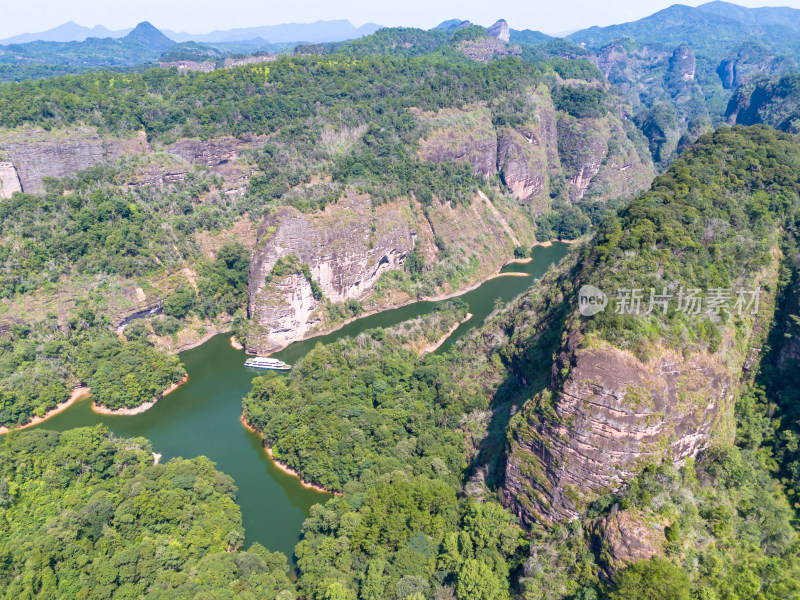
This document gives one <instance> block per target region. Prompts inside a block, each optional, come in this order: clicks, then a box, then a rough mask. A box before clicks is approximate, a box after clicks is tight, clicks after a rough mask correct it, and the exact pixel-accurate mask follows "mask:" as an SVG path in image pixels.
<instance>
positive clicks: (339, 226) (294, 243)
mask: <svg viewBox="0 0 800 600" xmlns="http://www.w3.org/2000/svg"><path fill="white" fill-rule="evenodd" d="M377 212H378V213H379V217H378V218H373V211H372V207H371V203H370V199H369V198H368V197H366V196H356V195H355V194H352V193H351V194H349V195H348V196H347V197H346V198H344V199H342V200H341V201H340V202H339V203H337V204H335V205H332V206H329V207H327V208H326V209H325V210H324V211H323V212H321V213H315V214H311V215H306V214H303V213H300V212H299V211H297V210H295V209H293V208H288V207H284V208H281V209H279V210H277V211H275V212H273V213H272V214H270V215H269V216H268V217H267V218H266V219H265V220H264V223H263V224H262V225H261V228H260V230H259V235H258V241H257V242H256V248H255V251H254V254H253V258H252V261H251V264H250V284H249V292H250V314H251V316H252V317H253V319H254V326H253V328H252V331H251V333H250V335H249V339H248V346H249V347H250V349H252V350H255V351H259V352H266V351H270V350H274V349H276V348H279V347H281V346H283V345H285V344H286V343H289V342H290V341H293V340H296V339H300V338H302V337H303V336H304V335H306V334H307V333H308V332H309V331H310V330H311V329H312V328H313V327H314V326H315V325H316V324H318V323H319V322H320V321H321V320H322V319H323V318H324V317H323V315H321V314H315V313H316V312H317V310H318V309H319V308H320V306H321V304H320V302H319V301H317V300H315V299H314V297H313V295H312V291H311V286H310V284H309V283H308V281H306V279H305V277H303V276H302V275H298V274H292V275H291V276H288V277H285V278H283V279H281V280H280V281H277V282H270V283H269V284H267V282H266V278H267V276H268V275H269V274H270V273H271V271H272V268H273V266H274V265H275V263H276V261H277V260H278V259H279V258H283V257H286V256H288V255H290V254H294V255H295V256H297V257H298V258H299V259H300V260H301V261H302V262H305V263H308V265H309V267H310V271H311V276H312V278H313V280H314V281H316V282H317V283H318V284H319V285H320V287H321V288H322V291H323V293H324V294H325V296H326V297H327V298H328V299H329V300H331V301H332V302H342V301H344V300H348V299H359V298H362V297H363V295H364V294H365V293H366V292H367V291H369V290H371V289H372V288H373V287H374V285H375V283H376V282H377V280H378V278H379V277H380V275H381V274H382V273H383V272H384V271H386V270H388V269H396V268H399V267H401V266H402V263H403V260H404V259H405V257H406V256H408V254H409V252H411V250H412V249H413V248H414V242H415V238H416V226H415V223H414V220H413V218H412V216H411V214H410V211H409V210H408V208H407V205H406V206H405V207H404V206H402V205H392V206H381V207H378V209H377ZM373 224H374V225H375V230H374V231H371V228H372V226H373Z"/></svg>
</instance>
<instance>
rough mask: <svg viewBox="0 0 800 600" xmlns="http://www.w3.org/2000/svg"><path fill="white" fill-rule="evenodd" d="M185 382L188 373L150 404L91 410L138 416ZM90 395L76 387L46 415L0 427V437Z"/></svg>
mask: <svg viewBox="0 0 800 600" xmlns="http://www.w3.org/2000/svg"><path fill="white" fill-rule="evenodd" d="M187 381H189V374H188V373H187V374H186V375H184V376H183V379H181V380H180V381H178V382H177V383H173V384H172V385H171V386H169V387H168V388H167V389H166V390H164V391H163V392H162V393H161V396H160V397H159V398H158V399H157V400H152V401H150V402H145V403H144V404H141V405H139V406H137V407H136V408H118V409H115V410H112V409H110V408H106V407H105V406H102V405H98V404H95V403H94V402H92V410H93V411H94V412H96V413H97V414H100V415H115V416H120V415H124V416H130V415H138V414H141V413H143V412H145V411H147V410H149V409H150V408H152V407H153V406H155V404H156V402H158V400H160V399H161V398H163V397H164V396H166V395H167V394H169V393H171V392H174V391H175V390H177V389H178V388H179V387H181V386H182V385H183V384H184V383H186V382H187ZM91 395H92V390H91V388H88V387H85V386H81V387H77V388H75V389H74V390H72V393H71V394H70V396H69V398H68V399H67V400H65V401H64V402H62V403H61V404H59V405H58V406H56V407H55V408H54V409H52V410H49V411H47V413H46V414H44V415H42V416H41V417H34V418H33V419H31V420H30V421H28V422H27V423H25V424H24V425H20V426H19V427H12V428H8V427H6V426H0V435H3V434H6V433H8V432H9V431H21V430H22V429H27V428H28V427H33V426H34V425H39V424H40V423H44V422H45V421H47V419H49V418H50V417H54V416H55V415H57V414H58V413H60V412H63V411H65V410H67V409H68V408H69V407H70V406H72V405H73V404H75V402H77V401H78V400H80V399H81V398H86V397H87V396H91Z"/></svg>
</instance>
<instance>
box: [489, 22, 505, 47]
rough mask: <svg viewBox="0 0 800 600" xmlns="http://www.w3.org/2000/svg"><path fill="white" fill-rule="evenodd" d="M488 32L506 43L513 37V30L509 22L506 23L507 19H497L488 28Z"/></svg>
mask: <svg viewBox="0 0 800 600" xmlns="http://www.w3.org/2000/svg"><path fill="white" fill-rule="evenodd" d="M486 33H488V34H489V35H490V36H492V37H493V38H497V39H498V40H500V41H501V42H505V43H506V44H507V43H508V40H510V39H511V30H510V29H509V28H508V23H506V21H505V19H500V20H499V21H497V22H496V23H495V24H494V25H492V26H491V27H489V28H488V29H487V30H486Z"/></svg>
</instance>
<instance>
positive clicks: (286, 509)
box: [37, 243, 568, 557]
mask: <svg viewBox="0 0 800 600" xmlns="http://www.w3.org/2000/svg"><path fill="white" fill-rule="evenodd" d="M567 247H568V246H567V245H566V244H561V243H554V244H553V245H552V246H550V247H547V248H544V247H537V248H536V249H535V250H534V252H533V260H532V261H531V262H528V263H511V264H509V265H506V267H504V268H503V271H502V272H506V273H508V272H514V273H526V274H527V275H528V276H527V277H513V276H507V277H497V278H495V279H490V280H489V281H486V282H484V283H483V284H482V285H481V286H480V287H478V288H476V289H474V290H472V291H469V292H466V293H465V294H462V295H461V296H460V298H461V299H463V300H464V301H466V302H467V303H468V304H469V312H471V313H472V315H473V317H472V318H471V319H470V320H469V321H467V322H466V323H463V324H462V325H461V326H459V328H458V329H457V330H456V331H455V332H454V333H453V335H452V336H450V337H449V338H448V339H447V341H446V342H445V343H444V344H443V345H442V347H441V348H440V349H439V350H438V352H442V351H445V350H446V349H447V348H448V347H449V346H450V345H452V343H453V342H454V341H455V340H457V339H458V338H459V337H460V336H462V335H463V334H464V333H465V332H466V331H467V330H469V329H470V328H472V327H476V326H478V325H480V324H481V323H483V321H484V319H485V318H486V317H487V316H488V315H489V313H491V312H492V310H493V308H494V303H495V300H496V299H497V298H500V299H501V300H503V301H504V302H507V301H509V300H511V299H512V298H514V297H515V296H517V295H518V294H520V293H522V292H523V291H525V290H526V289H527V288H528V287H530V285H531V284H532V283H533V279H534V278H538V277H541V276H542V275H543V274H544V272H545V271H546V270H547V268H548V267H549V266H550V265H551V264H553V263H555V262H558V261H559V260H560V259H561V258H562V257H563V256H564V255H565V254H566V252H567ZM436 304H437V302H432V301H422V302H415V303H413V304H409V305H407V306H403V307H401V308H397V309H392V310H387V311H384V312H381V313H377V314H374V315H370V316H368V317H364V318H361V319H358V320H356V321H353V322H352V323H350V324H348V325H346V326H345V327H343V328H341V329H339V330H338V331H335V332H333V333H331V334H328V335H323V336H318V337H315V338H311V339H308V340H303V341H300V342H295V343H294V344H291V345H290V346H288V347H287V348H285V349H284V350H282V351H280V352H277V353H275V354H274V355H273V356H275V357H276V358H279V359H281V360H284V361H286V362H288V363H290V364H292V363H295V362H297V361H298V360H299V359H300V358H302V357H303V356H305V354H306V353H307V352H308V351H309V350H310V349H311V348H312V347H313V346H314V345H315V344H317V343H320V342H322V343H326V342H331V341H333V340H336V339H338V338H340V337H344V336H352V335H357V334H359V333H361V332H362V331H365V330H367V329H372V328H375V327H389V326H392V325H395V324H396V323H400V322H401V321H405V320H406V319H411V318H414V317H417V316H419V315H422V314H425V313H428V312H430V311H431V310H432V309H433V307H434V306H435V305H436ZM180 358H181V361H182V362H183V364H184V365H185V367H186V370H187V372H188V373H189V381H188V382H187V383H186V384H185V385H183V386H182V387H180V388H178V389H177V390H176V391H174V392H172V393H171V394H169V395H168V396H166V397H164V399H163V400H161V401H160V402H158V403H157V404H156V405H155V406H154V407H153V408H151V409H150V410H148V411H147V412H145V413H142V414H140V415H134V416H104V415H98V414H96V413H95V412H93V411H92V409H91V400H90V399H84V400H79V401H78V402H76V403H75V404H73V405H72V406H71V407H69V408H68V409H67V410H65V411H64V412H62V413H59V414H57V415H54V416H53V417H51V418H50V419H48V420H47V421H45V422H44V423H42V424H40V425H38V426H37V427H39V428H43V429H55V430H59V431H63V430H65V429H70V428H73V427H84V426H88V425H96V424H98V423H104V424H105V425H106V426H107V427H108V428H109V429H110V430H111V431H113V432H114V433H115V434H116V435H118V436H121V437H136V436H141V437H145V438H147V439H149V440H150V441H151V442H152V445H153V451H154V452H158V453H161V454H162V455H163V458H162V460H164V461H167V460H169V459H171V458H174V457H177V456H182V457H184V458H191V457H195V456H201V455H204V456H207V457H209V458H210V459H211V460H213V461H214V462H215V463H216V464H217V468H219V469H220V470H221V471H224V472H225V473H227V474H228V475H230V476H232V477H233V478H234V480H235V481H236V485H237V486H238V488H239V494H238V498H237V502H238V503H239V506H240V507H241V509H242V518H243V522H244V527H245V533H246V536H247V538H246V545H249V544H251V543H252V542H256V541H257V542H259V543H261V544H263V545H264V546H265V547H267V548H269V549H270V550H278V551H281V552H284V553H286V555H287V556H289V557H291V556H292V555H293V551H294V546H295V544H296V543H297V541H298V539H299V536H300V529H301V527H302V524H303V520H304V519H305V518H306V517H307V516H308V514H309V510H310V509H311V507H312V506H313V505H314V504H316V503H319V502H324V501H325V500H326V499H327V498H328V497H329V496H328V495H327V494H323V493H320V492H317V491H314V490H312V489H309V488H306V487H304V486H303V485H302V484H301V483H300V481H299V480H298V479H297V478H295V477H293V476H291V475H287V474H286V473H283V472H282V471H281V470H280V469H278V468H277V467H276V466H275V465H274V464H273V463H272V461H271V460H270V459H269V457H268V456H267V454H266V452H265V451H264V449H263V446H262V443H261V438H260V437H259V436H258V435H257V434H255V433H253V432H251V431H248V430H247V429H246V428H245V427H244V426H243V425H242V423H241V421H240V420H239V418H240V416H241V413H242V398H243V397H244V396H246V395H247V393H248V392H249V391H250V387H251V381H252V379H253V377H255V376H257V375H258V374H259V372H258V371H256V370H253V369H246V368H244V367H243V366H242V364H243V362H244V360H245V358H246V357H245V354H244V352H243V351H238V350H234V349H233V348H232V347H231V346H230V343H229V335H219V336H216V337H215V338H212V339H211V340H209V341H208V342H206V343H205V344H203V345H202V346H200V347H198V348H194V349H193V350H187V351H186V352H183V353H181V355H180Z"/></svg>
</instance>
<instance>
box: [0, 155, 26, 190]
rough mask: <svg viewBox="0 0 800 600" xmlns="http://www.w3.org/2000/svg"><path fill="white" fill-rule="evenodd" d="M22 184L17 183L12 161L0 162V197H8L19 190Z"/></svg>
mask: <svg viewBox="0 0 800 600" xmlns="http://www.w3.org/2000/svg"><path fill="white" fill-rule="evenodd" d="M21 191H22V186H21V185H20V183H19V176H18V175H17V169H16V168H14V163H11V162H0V198H3V199H8V198H11V196H12V195H13V194H14V192H21Z"/></svg>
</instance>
